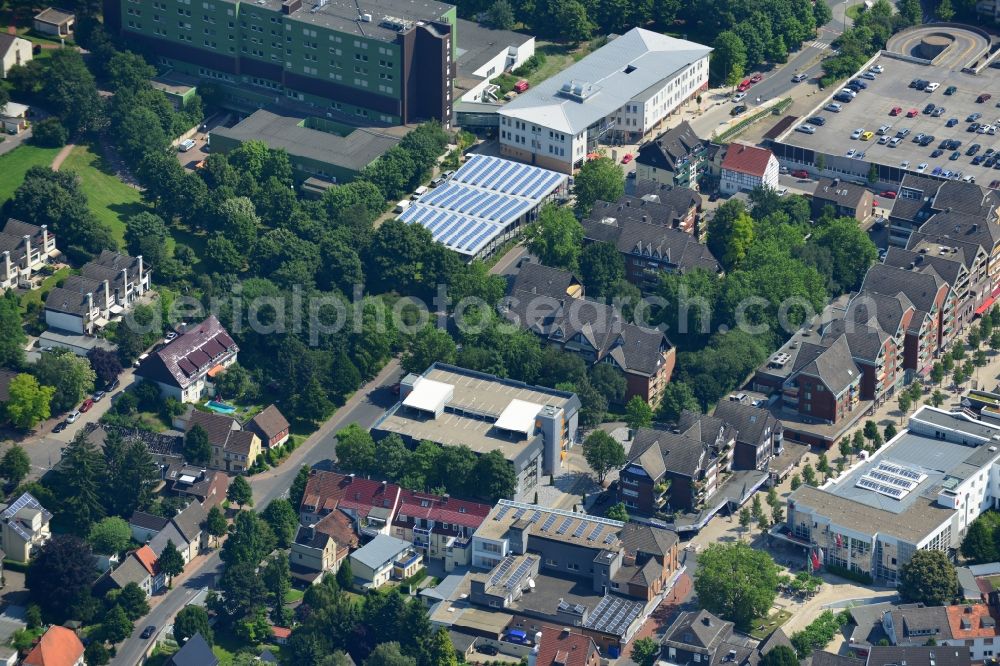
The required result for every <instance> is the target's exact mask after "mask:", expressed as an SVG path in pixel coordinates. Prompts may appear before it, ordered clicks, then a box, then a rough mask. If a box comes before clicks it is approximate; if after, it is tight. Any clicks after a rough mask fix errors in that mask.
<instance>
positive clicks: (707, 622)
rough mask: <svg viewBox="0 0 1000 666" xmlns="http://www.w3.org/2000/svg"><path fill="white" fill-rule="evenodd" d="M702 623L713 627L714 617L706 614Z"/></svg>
mask: <svg viewBox="0 0 1000 666" xmlns="http://www.w3.org/2000/svg"><path fill="white" fill-rule="evenodd" d="M701 623H702V624H703V625H705V626H706V627H711V626H712V618H710V617H709V616H707V615H706V616H705V617H703V618H701Z"/></svg>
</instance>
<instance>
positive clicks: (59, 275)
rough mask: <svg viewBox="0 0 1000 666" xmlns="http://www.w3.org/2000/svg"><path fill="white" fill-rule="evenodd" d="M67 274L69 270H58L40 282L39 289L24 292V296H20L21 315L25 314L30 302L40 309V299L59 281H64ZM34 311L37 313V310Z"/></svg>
mask: <svg viewBox="0 0 1000 666" xmlns="http://www.w3.org/2000/svg"><path fill="white" fill-rule="evenodd" d="M69 272H70V269H69V268H68V267H66V268H60V269H59V270H57V271H56V272H55V273H53V274H52V275H50V276H48V277H47V278H45V279H44V280H42V287H41V289H32V290H31V291H28V292H25V293H24V295H23V296H21V313H22V314H24V313H27V312H28V308H29V306H30V304H31V303H32V302H35V303H38V308H39V309H40V308H41V306H42V297H43V296H45V295H46V294H47V293H49V292H50V291H52V290H53V289H54V288H55V286H56V284H58V283H59V281H60V280H64V279H66V276H68V275H69ZM35 311H36V312H37V311H38V310H35Z"/></svg>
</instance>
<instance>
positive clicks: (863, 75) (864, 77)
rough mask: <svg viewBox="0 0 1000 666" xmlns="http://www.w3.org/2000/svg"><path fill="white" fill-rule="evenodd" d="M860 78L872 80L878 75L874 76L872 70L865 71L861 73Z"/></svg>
mask: <svg viewBox="0 0 1000 666" xmlns="http://www.w3.org/2000/svg"><path fill="white" fill-rule="evenodd" d="M861 78H863V79H868V80H869V81H874V80H875V79H877V78H878V77H877V76H875V74H873V73H872V72H865V73H864V74H862V75H861Z"/></svg>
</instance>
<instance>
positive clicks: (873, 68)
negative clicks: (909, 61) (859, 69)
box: [868, 65, 885, 74]
mask: <svg viewBox="0 0 1000 666" xmlns="http://www.w3.org/2000/svg"><path fill="white" fill-rule="evenodd" d="M868 71H869V72H874V73H875V74H881V73H882V72H884V71H885V67H883V66H882V65H872V66H871V67H869V68H868Z"/></svg>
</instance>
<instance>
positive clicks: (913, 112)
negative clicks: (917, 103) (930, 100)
mask: <svg viewBox="0 0 1000 666" xmlns="http://www.w3.org/2000/svg"><path fill="white" fill-rule="evenodd" d="M918 113H919V111H917V110H916V109H910V110H909V111H907V112H906V117H907V118H913V117H915V116H916V115H917V114H918Z"/></svg>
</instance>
